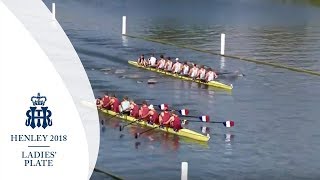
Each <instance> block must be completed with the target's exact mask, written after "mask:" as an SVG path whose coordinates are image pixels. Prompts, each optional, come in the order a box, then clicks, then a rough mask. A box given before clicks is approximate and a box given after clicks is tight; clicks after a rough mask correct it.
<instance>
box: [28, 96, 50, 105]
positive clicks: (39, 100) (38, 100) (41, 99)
mask: <svg viewBox="0 0 320 180" xmlns="http://www.w3.org/2000/svg"><path fill="white" fill-rule="evenodd" d="M31 101H32V104H33V105H34V106H38V105H40V106H44V104H45V103H46V101H47V98H46V97H45V96H40V93H38V94H37V96H32V97H31Z"/></svg>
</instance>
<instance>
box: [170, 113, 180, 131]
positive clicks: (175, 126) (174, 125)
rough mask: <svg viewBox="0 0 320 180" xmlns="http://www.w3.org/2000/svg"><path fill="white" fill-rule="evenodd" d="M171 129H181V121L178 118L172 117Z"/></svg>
mask: <svg viewBox="0 0 320 180" xmlns="http://www.w3.org/2000/svg"><path fill="white" fill-rule="evenodd" d="M172 128H173V130H175V131H179V130H180V129H182V126H181V121H180V118H179V116H174V117H173V121H172Z"/></svg>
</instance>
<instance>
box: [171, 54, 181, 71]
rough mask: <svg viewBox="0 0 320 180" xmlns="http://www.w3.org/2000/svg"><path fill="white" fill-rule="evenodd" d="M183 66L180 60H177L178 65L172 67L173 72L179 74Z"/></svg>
mask: <svg viewBox="0 0 320 180" xmlns="http://www.w3.org/2000/svg"><path fill="white" fill-rule="evenodd" d="M181 66H182V64H181V63H180V62H179V58H176V63H174V65H173V66H172V72H173V73H176V74H179V73H180V71H181Z"/></svg>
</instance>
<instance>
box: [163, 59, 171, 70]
mask: <svg viewBox="0 0 320 180" xmlns="http://www.w3.org/2000/svg"><path fill="white" fill-rule="evenodd" d="M164 69H165V71H171V70H172V61H171V58H170V57H168V59H167V62H166V64H165V65H164Z"/></svg>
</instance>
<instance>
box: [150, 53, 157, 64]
mask: <svg viewBox="0 0 320 180" xmlns="http://www.w3.org/2000/svg"><path fill="white" fill-rule="evenodd" d="M149 66H150V67H156V66H157V58H155V57H154V54H152V55H151V57H150V58H149Z"/></svg>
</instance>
